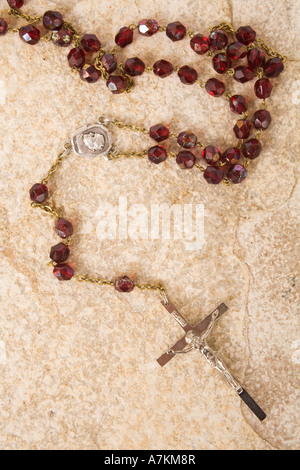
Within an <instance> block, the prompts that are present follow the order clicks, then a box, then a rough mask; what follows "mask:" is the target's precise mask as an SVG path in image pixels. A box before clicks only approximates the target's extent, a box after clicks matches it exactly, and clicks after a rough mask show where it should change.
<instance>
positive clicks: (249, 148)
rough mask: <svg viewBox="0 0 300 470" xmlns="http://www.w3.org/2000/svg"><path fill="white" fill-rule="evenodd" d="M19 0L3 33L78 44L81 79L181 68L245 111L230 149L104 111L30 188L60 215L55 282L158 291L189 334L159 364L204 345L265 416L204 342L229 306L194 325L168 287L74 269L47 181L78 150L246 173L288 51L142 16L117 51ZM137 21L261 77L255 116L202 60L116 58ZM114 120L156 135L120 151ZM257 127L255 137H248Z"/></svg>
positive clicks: (117, 80)
mask: <svg viewBox="0 0 300 470" xmlns="http://www.w3.org/2000/svg"><path fill="white" fill-rule="evenodd" d="M23 3H24V1H23V0H8V4H9V5H10V7H11V9H10V10H9V12H8V14H9V15H10V16H13V17H15V18H17V19H18V20H19V19H21V20H24V21H25V23H26V24H25V25H23V26H21V27H19V28H17V27H9V26H8V23H7V21H6V20H4V19H2V18H0V35H4V34H6V33H7V32H12V33H18V34H19V36H20V38H21V39H22V40H23V41H24V42H25V43H27V44H29V45H36V44H37V43H38V42H39V41H40V40H41V39H43V40H45V41H47V42H49V43H53V44H54V45H55V46H58V47H72V48H71V49H70V50H69V52H68V55H67V62H68V63H69V66H70V67H71V70H72V72H74V73H76V74H78V75H79V77H80V79H82V80H83V81H84V82H86V83H88V84H93V83H96V82H97V81H98V80H100V79H102V80H104V81H105V84H106V87H107V88H108V90H110V91H111V92H112V93H113V94H120V93H124V92H125V93H130V92H131V91H132V90H133V89H134V86H135V82H134V79H133V77H137V76H140V75H142V74H143V73H154V74H155V75H156V76H157V77H159V78H166V77H168V76H169V75H171V74H172V73H177V75H178V77H179V79H180V81H181V82H182V83H183V84H184V85H194V84H196V85H198V86H200V88H202V89H204V90H205V91H206V92H207V93H209V94H210V95H211V96H212V97H216V98H218V97H223V98H225V100H227V101H228V104H229V110H230V111H231V112H233V113H235V114H239V115H240V119H239V120H238V121H237V122H236V124H235V126H234V128H233V134H234V136H235V138H236V139H237V142H236V144H234V145H233V146H231V147H228V148H227V149H225V150H224V149H223V150H221V149H219V148H218V147H216V146H214V145H212V144H211V143H203V142H202V138H201V140H200V139H199V137H198V136H197V135H196V134H195V133H194V132H192V131H191V130H186V129H185V130H176V131H174V130H170V129H169V127H168V126H167V125H166V124H164V123H159V124H155V125H153V126H151V127H150V128H149V129H146V128H145V127H143V126H140V125H139V124H130V123H125V122H123V121H117V120H114V119H110V118H106V117H103V116H101V117H99V119H98V121H97V122H96V123H94V124H93V123H89V124H87V125H85V126H83V127H81V128H80V129H78V130H77V131H76V132H74V133H73V134H72V135H71V136H70V138H69V139H68V140H67V141H66V142H65V143H64V147H63V149H62V151H61V152H60V153H59V155H58V156H57V158H56V160H55V162H54V163H53V165H52V166H51V168H50V169H49V171H48V173H47V175H46V176H45V177H44V178H43V179H42V181H41V182H40V183H36V184H34V185H33V186H32V188H31V189H30V191H29V193H30V199H31V206H32V207H33V208H38V209H40V210H42V211H43V212H45V213H47V214H48V215H50V216H52V217H54V218H55V232H56V234H57V235H58V237H60V238H61V239H62V240H63V241H64V242H60V243H58V244H56V245H54V246H53V247H52V248H51V250H50V259H51V261H50V262H49V265H50V266H51V267H52V269H53V273H54V276H55V277H56V278H57V279H58V280H59V281H70V280H71V279H73V280H75V281H78V282H81V283H82V282H89V283H92V284H94V285H98V286H109V287H113V288H114V289H116V290H117V291H118V292H121V293H130V292H132V291H133V290H134V289H135V288H137V289H142V290H149V291H156V292H158V293H160V295H161V297H162V301H161V304H162V306H163V307H164V308H165V309H166V310H167V312H168V313H169V314H170V315H171V316H172V317H173V318H174V320H176V321H177V322H178V323H179V325H180V326H181V327H182V328H183V330H184V333H185V334H184V336H183V337H182V338H181V339H180V340H179V341H178V342H177V343H176V344H175V345H174V346H172V347H171V348H170V349H169V350H168V351H166V352H165V353H164V354H162V356H161V357H160V358H159V359H158V360H157V362H158V364H159V365H160V366H161V367H163V366H165V365H166V364H167V363H168V362H169V361H170V360H171V359H172V358H173V357H174V356H176V355H178V354H187V353H189V352H191V351H194V350H197V351H199V352H200V353H201V354H202V356H204V358H205V359H206V360H207V361H208V363H209V364H210V365H211V366H212V367H213V368H214V369H216V370H217V371H218V372H219V373H220V374H221V375H222V377H223V378H224V379H225V381H226V382H227V383H228V384H229V386H230V387H231V388H232V389H233V390H234V391H235V392H236V394H237V395H239V397H240V398H241V400H243V401H244V403H245V404H246V405H247V406H248V407H249V409H250V410H251V411H252V412H253V413H254V415H255V416H256V417H257V418H258V419H259V420H260V421H263V420H264V419H265V418H266V414H265V413H264V411H263V410H262V409H261V408H260V407H259V405H258V404H257V403H256V402H255V401H254V399H253V398H252V397H251V396H250V395H249V394H248V392H247V391H246V390H245V389H244V388H243V387H242V385H240V384H239V383H238V381H237V380H236V379H235V378H234V377H233V376H232V375H231V373H230V372H229V370H228V369H227V367H226V366H225V365H224V364H223V362H222V361H221V359H220V358H219V357H218V355H217V354H216V353H215V352H214V351H213V350H212V349H211V348H210V347H209V345H208V343H207V339H208V337H209V335H210V333H211V331H212V329H213V327H214V325H215V323H216V321H217V320H218V319H219V318H220V317H221V316H222V315H223V314H224V313H225V312H226V311H227V310H228V307H227V306H226V305H225V304H224V303H222V304H221V305H219V306H218V307H217V308H216V309H215V310H214V311H213V312H212V313H210V314H209V315H208V316H207V317H205V318H204V319H203V320H202V321H200V322H199V323H198V324H197V325H195V326H192V325H190V324H189V322H188V321H187V320H186V319H185V318H184V317H183V315H182V314H181V313H180V311H179V310H178V309H177V308H176V307H175V306H174V305H173V304H172V302H171V301H170V300H169V297H168V295H167V290H166V288H165V287H164V286H163V285H161V284H149V283H147V282H141V283H136V282H134V281H133V280H132V279H130V277H128V276H125V275H123V276H120V277H117V278H115V279H113V280H110V279H105V278H102V277H100V276H89V275H85V274H80V273H77V272H75V270H74V266H73V264H70V263H68V262H67V261H68V259H69V256H70V246H71V242H72V235H73V225H72V223H71V222H70V221H69V220H67V219H66V218H65V215H64V214H61V213H59V211H58V210H57V209H56V208H55V207H54V206H53V205H51V203H49V202H48V199H50V198H51V187H50V188H49V182H50V180H51V179H52V178H53V177H54V175H55V174H56V173H57V171H58V170H59V169H60V167H61V165H62V163H63V162H64V160H65V159H66V158H67V157H68V156H69V155H70V154H71V153H72V154H73V155H76V157H83V158H105V159H108V160H111V161H112V162H113V161H116V160H118V159H120V158H139V159H144V160H146V162H147V161H148V164H150V165H152V164H160V163H163V162H165V161H166V160H167V159H168V158H169V159H173V160H175V162H176V164H177V165H179V167H180V168H181V169H183V170H189V169H192V168H195V169H196V170H200V172H201V173H202V174H203V177H204V179H205V181H206V182H207V183H209V184H213V185H214V184H219V183H221V182H222V183H224V184H225V185H226V186H231V185H232V184H238V183H241V182H243V181H244V180H245V178H246V177H247V171H248V168H249V164H250V162H251V161H252V160H254V159H256V158H257V157H258V156H259V155H260V153H261V150H262V145H261V142H260V139H261V137H262V135H263V133H264V131H265V130H266V129H267V128H268V127H269V125H270V123H271V115H270V112H269V111H268V110H267V109H266V108H267V103H266V99H267V98H269V96H270V95H271V92H272V89H273V84H272V83H271V80H270V79H271V78H276V77H277V76H278V75H279V74H280V73H281V72H282V71H283V69H284V62H286V60H287V57H285V56H283V55H281V54H280V53H278V52H276V51H274V49H272V48H271V47H269V46H267V45H266V43H265V42H264V41H263V40H262V39H259V38H257V37H256V33H255V31H254V30H253V29H252V28H251V27H250V26H245V27H240V28H239V29H238V30H237V31H235V30H234V28H233V27H232V25H230V24H228V23H221V24H219V25H217V26H214V27H212V28H211V29H210V32H209V34H208V35H207V36H204V35H202V34H199V33H194V32H192V31H191V30H188V29H187V28H186V27H185V26H184V25H183V24H182V23H181V22H179V21H176V22H173V23H170V24H168V25H167V26H161V25H159V24H158V22H157V21H156V20H154V19H143V20H141V21H140V22H139V23H138V24H137V25H135V24H131V25H129V26H125V27H122V28H121V29H120V30H119V32H118V33H117V35H116V36H115V43H116V45H115V46H114V48H113V49H112V50H110V51H107V50H105V49H104V48H103V47H102V45H101V42H100V40H99V39H98V37H97V36H96V35H94V34H81V33H79V32H78V31H77V29H75V28H74V26H72V25H71V24H70V23H68V22H66V21H65V20H64V19H63V16H62V15H61V13H59V12H57V11H47V12H46V13H45V14H44V15H43V16H41V17H35V16H30V15H26V14H23V13H22V12H21V11H20V10H19V8H21V7H22V6H23ZM40 24H41V26H40ZM135 30H137V32H138V34H140V35H141V36H144V37H151V36H153V35H154V34H156V33H164V34H166V35H167V37H168V38H169V39H170V40H172V41H173V42H177V41H181V40H183V39H184V38H185V37H186V36H187V37H188V38H189V40H190V46H191V48H192V49H193V50H194V51H195V53H196V54H197V55H198V56H199V55H200V56H206V57H208V58H210V60H211V62H212V66H213V69H214V71H215V72H216V73H218V74H220V75H229V76H232V77H233V79H234V80H236V81H237V82H239V83H246V82H248V81H250V80H252V79H253V78H254V77H255V78H256V81H255V84H254V92H255V95H256V97H257V98H258V99H259V100H260V104H259V106H258V109H257V110H256V111H255V112H254V114H253V116H251V118H249V116H248V114H247V110H248V100H247V99H246V98H245V97H244V96H242V95H237V94H232V93H231V92H230V91H229V90H227V89H226V86H225V83H224V82H223V81H221V80H219V79H217V78H210V79H209V80H207V81H206V82H204V81H202V80H201V79H200V78H199V76H198V72H197V71H196V69H194V68H193V67H191V66H189V65H183V66H174V65H173V64H171V63H170V62H168V61H166V60H163V59H160V60H157V61H156V62H155V63H154V64H153V65H146V64H145V63H144V61H143V60H142V59H140V58H138V57H133V58H128V59H127V60H126V61H125V63H124V64H122V63H120V62H118V60H117V57H116V56H117V54H118V53H119V52H120V50H122V49H124V48H125V47H126V46H127V45H129V44H131V43H132V42H133V40H134V34H135ZM73 46H74V47H73ZM243 59H244V61H243ZM239 61H242V65H238V62H239ZM114 72H115V73H114ZM112 127H114V128H117V129H119V130H125V131H126V130H129V131H131V132H137V133H140V134H142V135H143V136H145V139H146V138H147V139H149V140H150V139H152V140H154V141H155V143H156V144H155V145H152V146H149V145H148V146H147V147H146V148H145V149H142V150H138V151H137V150H134V151H132V152H127V153H124V152H120V151H119V150H118V148H117V147H116V146H115V145H114V144H113V141H112V134H111V128H112ZM252 132H254V136H253V135H252V136H251V134H252ZM170 139H175V140H176V142H177V145H178V146H179V147H180V148H179V150H178V151H177V152H174V151H170V150H169V149H168V147H167V143H166V142H165V141H168V140H170ZM161 142H164V145H161ZM197 151H199V155H198V154H197ZM203 165H205V166H203Z"/></svg>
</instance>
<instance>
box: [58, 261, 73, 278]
mask: <svg viewBox="0 0 300 470" xmlns="http://www.w3.org/2000/svg"><path fill="white" fill-rule="evenodd" d="M53 274H54V276H55V277H56V278H57V279H58V280H59V281H70V280H71V279H72V277H73V276H74V269H73V268H71V266H69V265H68V264H66V263H62V264H58V265H57V266H55V268H54V270H53Z"/></svg>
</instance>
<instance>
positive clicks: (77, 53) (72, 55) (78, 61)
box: [68, 47, 85, 69]
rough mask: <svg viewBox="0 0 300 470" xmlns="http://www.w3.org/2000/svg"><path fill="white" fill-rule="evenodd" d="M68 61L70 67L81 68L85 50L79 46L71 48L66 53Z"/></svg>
mask: <svg viewBox="0 0 300 470" xmlns="http://www.w3.org/2000/svg"><path fill="white" fill-rule="evenodd" d="M68 61H69V65H70V67H74V68H76V69H81V67H83V66H84V64H85V52H84V51H83V50H82V49H80V48H79V47H75V48H74V49H71V50H70V52H69V54H68Z"/></svg>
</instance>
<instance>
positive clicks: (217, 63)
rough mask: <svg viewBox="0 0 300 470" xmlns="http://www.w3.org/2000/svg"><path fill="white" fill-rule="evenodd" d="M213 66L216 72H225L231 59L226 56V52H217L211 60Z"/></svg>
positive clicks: (229, 65)
mask: <svg viewBox="0 0 300 470" xmlns="http://www.w3.org/2000/svg"><path fill="white" fill-rule="evenodd" d="M212 63H213V68H214V69H215V71H216V72H217V73H221V74H223V73H226V72H227V70H228V69H229V68H230V67H231V60H230V59H229V57H227V55H226V54H221V53H220V54H217V55H215V56H214V58H213V60H212Z"/></svg>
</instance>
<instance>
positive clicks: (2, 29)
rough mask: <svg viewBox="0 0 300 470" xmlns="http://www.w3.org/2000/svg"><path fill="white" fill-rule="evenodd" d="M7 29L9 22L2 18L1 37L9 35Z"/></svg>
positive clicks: (0, 22) (0, 19)
mask: <svg viewBox="0 0 300 470" xmlns="http://www.w3.org/2000/svg"><path fill="white" fill-rule="evenodd" d="M7 28H8V24H7V22H6V21H5V20H4V19H3V18H0V36H4V34H6V33H7Z"/></svg>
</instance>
